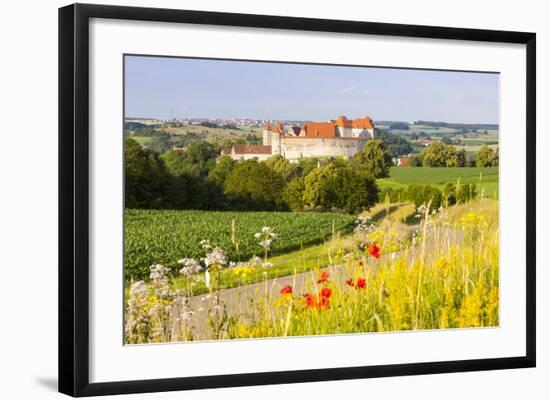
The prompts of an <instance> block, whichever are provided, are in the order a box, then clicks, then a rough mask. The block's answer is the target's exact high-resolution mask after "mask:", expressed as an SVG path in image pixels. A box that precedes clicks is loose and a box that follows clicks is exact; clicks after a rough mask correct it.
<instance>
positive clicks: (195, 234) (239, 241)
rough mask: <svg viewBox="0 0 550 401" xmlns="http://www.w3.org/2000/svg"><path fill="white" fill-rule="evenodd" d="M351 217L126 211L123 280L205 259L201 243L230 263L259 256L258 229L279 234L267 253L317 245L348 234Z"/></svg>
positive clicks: (274, 213)
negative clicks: (154, 266)
mask: <svg viewBox="0 0 550 401" xmlns="http://www.w3.org/2000/svg"><path fill="white" fill-rule="evenodd" d="M354 221H355V217H354V216H350V215H347V214H339V213H309V212H307V213H291V212H217V211H196V210H185V211H177V210H170V211H169V210H160V211H159V210H131V209H130V210H126V211H125V225H124V227H125V250H124V256H125V260H124V271H125V274H126V278H127V279H137V278H145V277H147V276H148V274H149V267H150V266H151V265H152V264H154V263H161V264H163V265H165V266H167V267H169V268H171V269H172V270H174V271H175V270H176V267H177V266H178V264H177V261H178V260H179V259H181V258H184V257H185V258H197V259H199V258H200V257H202V256H204V251H203V249H202V248H201V245H200V241H202V240H209V241H210V243H211V244H212V246H214V247H220V248H222V249H224V251H225V252H226V254H227V256H228V258H229V260H230V261H235V262H238V261H246V260H248V259H250V258H251V257H252V256H254V255H258V256H260V257H262V256H264V251H263V249H262V247H261V246H260V245H259V244H258V242H259V240H258V239H257V238H255V237H254V235H255V233H257V232H259V231H261V229H262V227H271V229H272V230H273V231H274V232H275V233H276V234H278V235H277V237H276V238H275V240H273V244H272V245H271V248H270V252H269V254H270V256H271V255H279V254H282V253H286V252H290V251H294V250H299V249H300V248H302V247H306V246H309V245H314V244H320V243H322V242H324V241H325V240H328V239H330V238H331V237H332V235H333V233H342V234H346V233H349V232H350V231H352V230H353V224H354Z"/></svg>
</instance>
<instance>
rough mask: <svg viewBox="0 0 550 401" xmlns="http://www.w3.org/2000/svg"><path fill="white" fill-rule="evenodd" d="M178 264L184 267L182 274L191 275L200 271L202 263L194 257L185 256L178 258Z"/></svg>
mask: <svg viewBox="0 0 550 401" xmlns="http://www.w3.org/2000/svg"><path fill="white" fill-rule="evenodd" d="M178 264H180V265H182V266H183V267H182V268H181V269H180V274H183V275H185V276H190V275H192V274H195V273H198V272H199V271H200V269H201V265H200V264H199V262H197V261H196V260H195V259H192V258H183V259H180V260H178Z"/></svg>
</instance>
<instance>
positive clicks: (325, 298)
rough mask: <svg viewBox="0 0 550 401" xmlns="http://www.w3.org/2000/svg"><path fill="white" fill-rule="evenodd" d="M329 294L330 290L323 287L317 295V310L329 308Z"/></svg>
mask: <svg viewBox="0 0 550 401" xmlns="http://www.w3.org/2000/svg"><path fill="white" fill-rule="evenodd" d="M331 294H332V290H331V289H330V288H328V287H325V288H323V289H322V290H321V292H320V293H319V298H320V300H319V308H327V307H328V306H329V302H330V296H331Z"/></svg>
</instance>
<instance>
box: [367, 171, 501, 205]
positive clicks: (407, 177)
mask: <svg viewBox="0 0 550 401" xmlns="http://www.w3.org/2000/svg"><path fill="white" fill-rule="evenodd" d="M459 180H460V183H461V184H476V187H477V191H478V193H480V194H481V193H482V192H483V195H484V196H485V197H489V198H498V167H406V168H404V167H391V168H390V176H389V177H388V178H381V179H378V180H376V182H377V184H378V186H379V188H380V189H383V188H387V187H391V188H394V189H400V188H406V187H407V186H408V185H411V184H423V185H432V186H434V187H437V188H438V189H440V190H443V189H444V188H445V185H447V184H448V183H451V184H456V183H457V182H458V181H459Z"/></svg>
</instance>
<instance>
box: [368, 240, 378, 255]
mask: <svg viewBox="0 0 550 401" xmlns="http://www.w3.org/2000/svg"><path fill="white" fill-rule="evenodd" d="M369 253H370V254H371V256H372V257H374V258H375V259H380V248H379V247H378V246H376V244H375V243H374V242H371V243H370V244H369Z"/></svg>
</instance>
